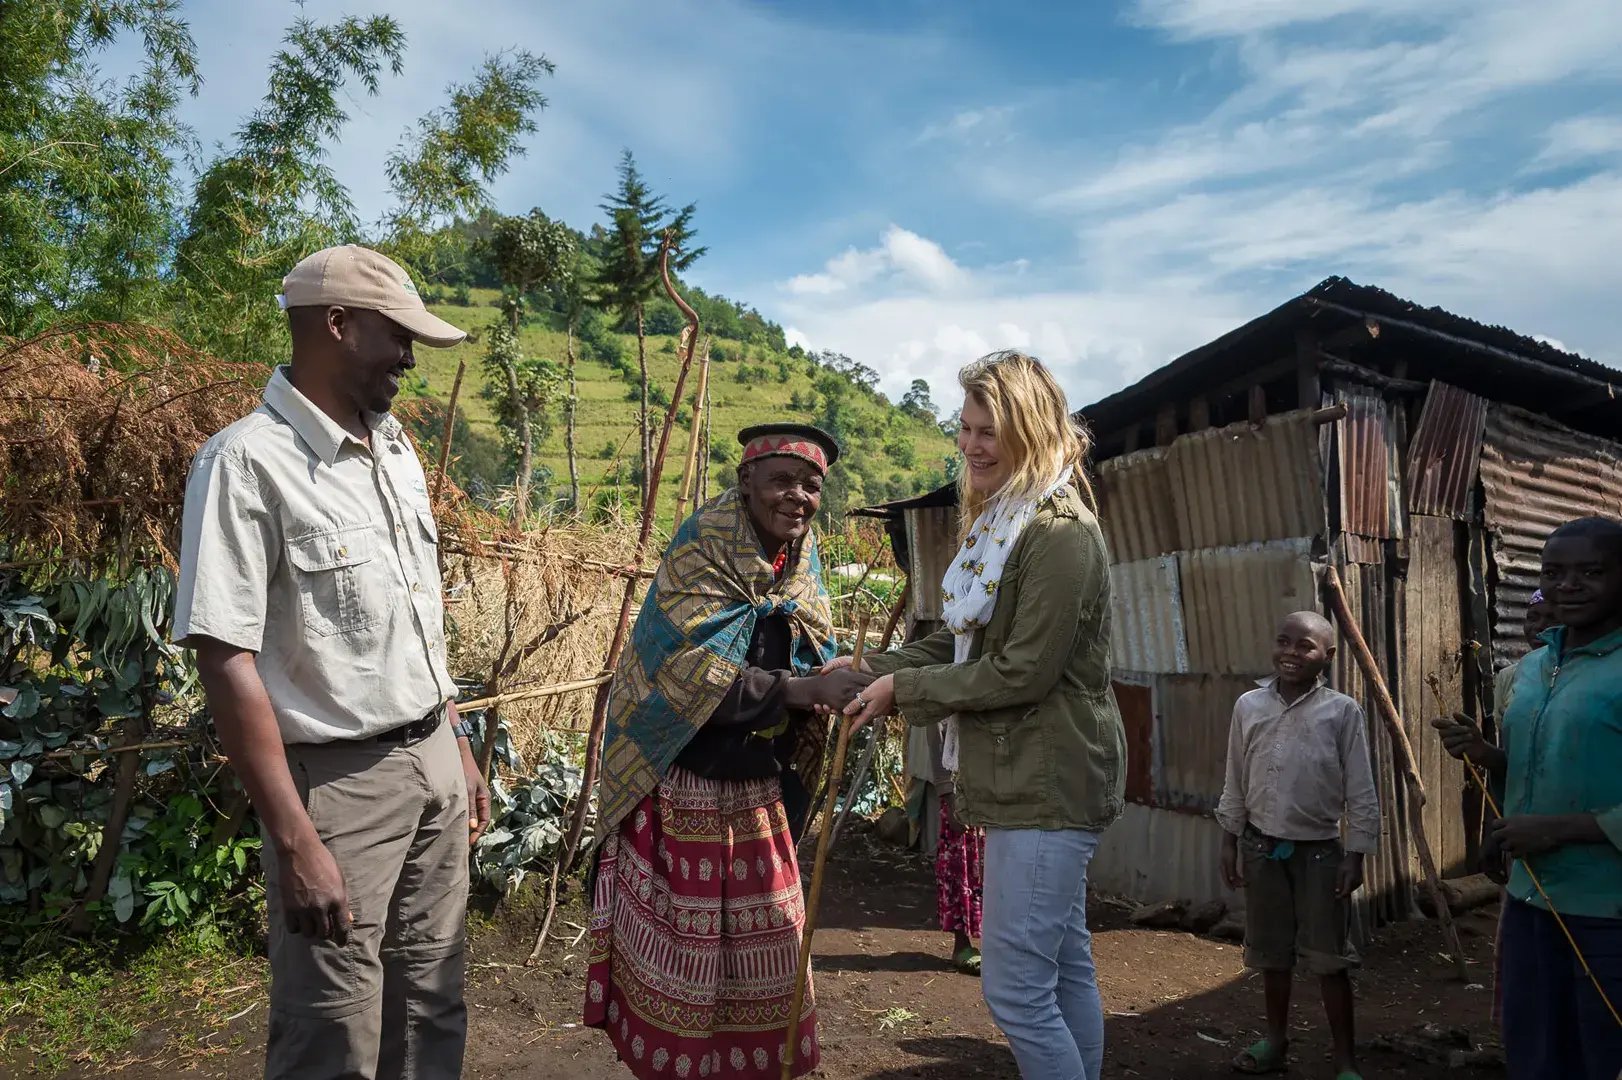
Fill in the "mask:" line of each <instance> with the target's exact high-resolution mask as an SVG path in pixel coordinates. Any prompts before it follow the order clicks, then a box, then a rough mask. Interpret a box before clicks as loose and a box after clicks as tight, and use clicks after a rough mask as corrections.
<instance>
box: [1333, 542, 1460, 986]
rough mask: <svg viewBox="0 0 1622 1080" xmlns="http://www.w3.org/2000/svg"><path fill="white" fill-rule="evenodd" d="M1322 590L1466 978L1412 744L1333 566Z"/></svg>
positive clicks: (1444, 930) (1429, 887) (1451, 947)
mask: <svg viewBox="0 0 1622 1080" xmlns="http://www.w3.org/2000/svg"><path fill="white" fill-rule="evenodd" d="M1323 592H1324V598H1325V599H1326V600H1327V601H1328V602H1329V608H1330V610H1331V611H1332V612H1334V615H1335V619H1336V621H1338V622H1339V623H1340V630H1341V633H1343V634H1345V635H1346V643H1347V644H1348V645H1349V646H1351V650H1352V656H1353V658H1354V659H1356V660H1357V666H1358V667H1359V668H1361V669H1362V671H1363V678H1364V679H1365V680H1366V681H1367V682H1368V684H1369V693H1370V694H1372V695H1373V697H1374V704H1375V707H1376V709H1377V711H1378V712H1379V714H1380V719H1381V720H1383V721H1384V722H1385V730H1386V734H1387V735H1389V736H1390V738H1391V758H1392V761H1393V762H1394V763H1395V764H1396V766H1397V770H1398V771H1399V772H1401V773H1402V776H1403V779H1404V780H1406V781H1407V784H1408V796H1409V801H1410V802H1411V803H1412V804H1413V805H1412V806H1411V807H1410V808H1409V809H1410V812H1409V814H1408V824H1409V828H1410V830H1411V831H1412V832H1413V835H1414V847H1415V848H1416V849H1417V850H1418V851H1419V869H1420V872H1421V875H1422V882H1423V885H1424V888H1425V891H1426V892H1427V893H1428V894H1429V895H1430V898H1431V903H1432V904H1434V905H1435V906H1436V913H1437V918H1438V920H1439V921H1440V922H1441V924H1442V936H1443V938H1445V939H1446V941H1447V947H1448V951H1449V952H1450V953H1451V954H1452V956H1453V963H1454V966H1455V968H1456V969H1457V971H1458V975H1459V978H1460V979H1461V980H1463V981H1464V982H1469V981H1470V971H1469V968H1468V966H1467V965H1466V964H1465V959H1464V947H1463V946H1462V945H1461V944H1460V943H1459V930H1458V927H1456V926H1454V925H1453V911H1452V908H1450V907H1449V906H1448V902H1447V897H1446V896H1445V895H1444V894H1443V892H1442V879H1441V875H1440V874H1438V873H1437V872H1436V860H1435V858H1434V857H1433V856H1432V855H1431V846H1430V841H1429V840H1428V839H1426V837H1425V815H1424V813H1423V810H1424V806H1425V783H1424V781H1423V780H1422V779H1421V778H1420V775H1419V770H1418V769H1417V768H1416V767H1415V765H1414V748H1413V745H1412V744H1411V743H1410V742H1409V741H1408V733H1407V732H1406V731H1405V730H1403V726H1402V716H1401V715H1400V714H1399V713H1398V712H1397V705H1396V703H1395V702H1394V701H1392V700H1391V691H1390V690H1389V689H1388V688H1387V687H1386V682H1385V676H1384V674H1382V673H1381V671H1380V666H1379V664H1377V663H1375V661H1374V654H1373V653H1372V652H1370V651H1369V644H1368V642H1367V641H1365V640H1364V638H1363V630H1362V628H1361V627H1359V626H1358V625H1357V620H1356V619H1355V618H1353V617H1352V609H1351V606H1350V605H1349V604H1347V602H1346V592H1345V590H1343V589H1342V588H1341V584H1340V575H1339V574H1337V573H1336V572H1335V568H1334V567H1333V566H1326V567H1324V573H1323Z"/></svg>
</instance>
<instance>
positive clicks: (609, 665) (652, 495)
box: [525, 232, 699, 966]
mask: <svg viewBox="0 0 1622 1080" xmlns="http://www.w3.org/2000/svg"><path fill="white" fill-rule="evenodd" d="M659 269H660V272H661V274H662V276H663V277H664V283H665V292H666V294H668V295H669V297H670V299H671V300H672V301H673V302H674V303H675V305H676V306H677V307H678V308H680V309H681V312H682V314H683V315H685V316H687V325H688V326H689V327H691V328H692V334H691V335H690V336H689V337H688V339H687V340H688V344H687V351H686V354H685V355H684V356H683V357H682V361H681V367H680V368H679V369H678V370H677V372H676V388H675V390H674V391H673V392H672V393H671V395H670V405H669V407H668V408H666V409H665V422H664V426H663V427H662V428H661V429H660V431H659V449H658V452H657V453H655V455H654V457H653V463H652V466H651V468H650V469H649V471H648V486H647V492H648V495H647V498H646V499H644V500H643V503H642V528H641V530H640V531H639V532H638V534H637V538H636V555H635V556H634V558H633V559H632V565H634V566H641V565H642V560H643V559H644V558H645V557H646V555H647V551H648V541H649V540H650V538H651V537H652V536H653V522H654V519H655V517H656V516H657V507H658V500H659V481H660V480H661V478H662V477H663V474H664V470H665V454H666V452H667V451H668V450H669V449H670V429H671V428H673V427H675V426H676V407H677V405H679V404H680V403H681V393H682V390H683V388H684V387H685V386H686V384H687V373H688V372H689V371H691V370H692V367H693V349H694V348H695V347H696V346H697V345H698V325H699V324H698V312H696V311H694V310H693V308H692V305H691V304H689V303H688V302H687V301H686V300H683V299H682V297H681V294H679V293H678V292H676V287H675V286H674V285H672V284H671V282H670V234H669V233H668V232H667V233H665V238H664V242H663V243H662V244H661V245H660V247H659ZM640 580H641V579H640V578H635V577H632V578H627V579H626V581H625V591H624V592H623V593H622V594H621V595H620V614H619V621H618V622H617V623H616V624H615V626H614V639H613V640H612V641H611V642H610V643H609V645H608V656H607V657H606V658H605V659H604V660H603V674H605V675H606V674H612V673H613V671H614V669H615V668H616V667H618V666H619V660H620V653H621V652H623V651H624V649H625V639H626V638H627V637H629V636H630V630H631V607H632V605H633V604H634V603H635V601H636V587H637V585H638V583H639V582H640ZM610 685H611V684H610V683H609V682H604V683H603V684H602V685H601V686H599V687H598V688H597V698H596V701H595V702H593V705H592V710H591V727H590V729H589V730H588V731H587V732H586V762H585V769H584V770H583V773H582V775H581V777H580V794H579V795H577V796H575V801H574V811H573V813H572V814H571V815H570V818H569V831H568V833H567V834H565V836H564V838H563V851H562V853H561V854H560V855H559V860H560V862H561V863H562V865H563V866H564V867H565V868H567V867H568V866H569V865H571V864H572V863H573V862H574V857H575V855H576V854H577V853H578V852H579V850H580V838H581V836H582V835H583V834H584V833H585V830H586V815H587V813H589V811H590V807H591V795H592V788H593V787H594V786H595V785H596V783H597V768H598V765H599V761H598V759H599V758H600V757H601V755H602V748H603V729H604V728H605V727H606V726H607V724H608V690H609V686H610ZM560 876H561V873H560V874H558V875H554V876H553V878H552V883H553V885H552V888H551V889H550V890H549V895H548V897H547V902H546V911H547V914H546V918H545V919H543V920H542V923H541V929H542V931H543V932H544V931H545V930H547V929H548V928H549V927H550V926H551V924H552V912H553V910H554V909H555V908H556V907H557V903H558V894H557V882H558V879H559V877H560ZM545 945H546V938H545V937H544V936H543V935H542V934H537V935H536V938H535V948H534V949H532V950H531V951H530V954H529V958H528V959H527V960H526V961H525V963H526V964H527V965H530V966H533V965H534V964H536V963H538V962H539V961H540V959H541V949H542V948H543V947H544V946H545Z"/></svg>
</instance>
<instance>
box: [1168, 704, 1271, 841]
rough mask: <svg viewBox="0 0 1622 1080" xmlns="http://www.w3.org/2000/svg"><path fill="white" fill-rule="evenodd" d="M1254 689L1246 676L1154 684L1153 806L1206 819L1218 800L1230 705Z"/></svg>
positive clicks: (1226, 747)
mask: <svg viewBox="0 0 1622 1080" xmlns="http://www.w3.org/2000/svg"><path fill="white" fill-rule="evenodd" d="M1254 689H1256V680H1255V679H1254V678H1253V677H1251V676H1249V675H1163V676H1161V677H1159V678H1158V679H1156V680H1155V745H1154V760H1155V763H1156V769H1155V802H1156V803H1157V804H1158V805H1160V806H1164V807H1166V808H1167V809H1169V810H1182V811H1186V812H1190V813H1199V814H1207V813H1210V812H1211V811H1213V810H1215V809H1216V804H1217V800H1218V799H1220V798H1221V797H1222V782H1223V780H1224V779H1225V774H1226V769H1227V761H1228V727H1229V725H1230V723H1231V722H1232V720H1233V705H1234V702H1236V701H1238V700H1239V698H1240V696H1241V695H1242V694H1246V693H1249V692H1250V691H1252V690H1254Z"/></svg>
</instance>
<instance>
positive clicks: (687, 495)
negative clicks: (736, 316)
mask: <svg viewBox="0 0 1622 1080" xmlns="http://www.w3.org/2000/svg"><path fill="white" fill-rule="evenodd" d="M709 390H710V343H709V341H708V340H705V342H704V351H703V352H702V353H700V354H699V361H698V389H697V390H695V391H693V426H692V429H691V431H690V433H689V434H688V436H687V467H686V468H685V469H683V470H682V474H681V488H680V490H678V491H677V492H676V518H675V521H674V522H673V523H672V525H671V528H673V529H679V528H681V523H682V522H683V521H684V520H686V517H685V515H686V513H687V504H688V503H690V502H692V500H693V485H694V484H696V483H697V482H698V475H697V474H698V444H699V442H700V439H701V435H702V433H703V429H704V397H705V395H706V394H708V393H709Z"/></svg>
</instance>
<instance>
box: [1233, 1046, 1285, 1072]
mask: <svg viewBox="0 0 1622 1080" xmlns="http://www.w3.org/2000/svg"><path fill="white" fill-rule="evenodd" d="M1288 1051H1289V1044H1288V1043H1285V1044H1284V1045H1283V1046H1274V1045H1273V1042H1272V1040H1271V1039H1259V1040H1257V1041H1256V1042H1253V1043H1251V1044H1250V1046H1249V1047H1247V1048H1246V1049H1244V1050H1241V1051H1239V1056H1238V1057H1236V1058H1234V1059H1233V1071H1234V1072H1236V1073H1244V1074H1245V1075H1246V1076H1261V1075H1263V1074H1264V1073H1281V1072H1283V1071H1284V1070H1285V1069H1286V1068H1288V1065H1287V1062H1288V1059H1289V1054H1288Z"/></svg>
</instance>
